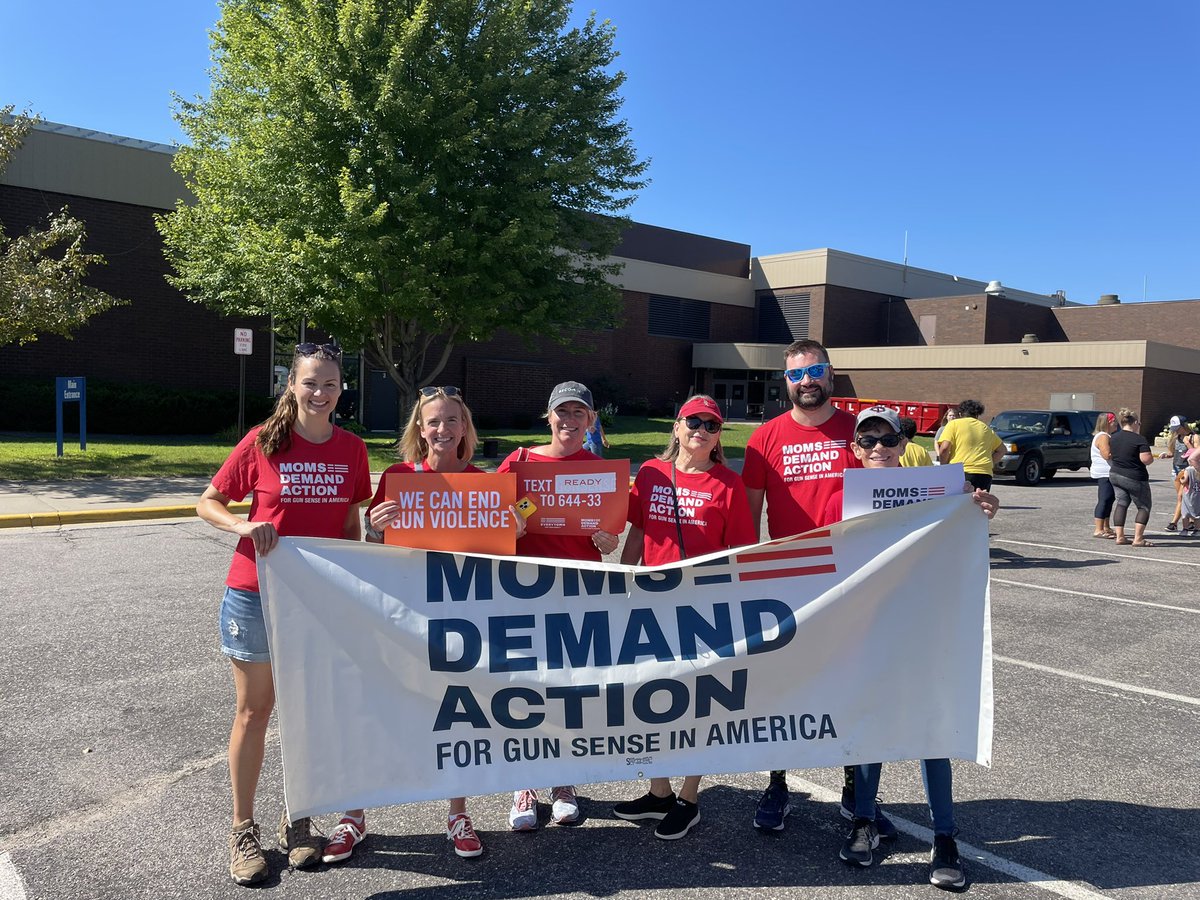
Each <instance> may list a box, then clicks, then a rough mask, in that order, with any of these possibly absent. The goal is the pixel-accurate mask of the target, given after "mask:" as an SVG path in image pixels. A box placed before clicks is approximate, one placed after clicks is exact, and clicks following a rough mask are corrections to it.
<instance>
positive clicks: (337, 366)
mask: <svg viewBox="0 0 1200 900" xmlns="http://www.w3.org/2000/svg"><path fill="white" fill-rule="evenodd" d="M341 393H342V352H341V350H339V349H338V348H337V347H335V346H333V345H331V344H320V345H317V344H298V345H297V346H296V352H295V354H294V355H293V357H292V365H291V368H290V370H289V372H288V380H287V388H286V389H285V390H284V392H283V393H282V394H281V395H280V397H279V399H278V401H276V404H275V410H274V412H272V413H271V415H270V417H269V418H268V419H267V420H266V421H265V422H263V423H262V424H261V425H258V426H255V427H254V428H252V429H250V432H249V434H247V435H246V436H245V437H244V438H242V440H241V442H240V443H239V444H238V445H237V447H235V448H234V450H233V452H232V453H231V454H230V455H229V458H228V459H227V460H225V464H224V465H222V466H221V469H220V471H218V472H217V474H216V475H215V476H213V480H212V484H210V485H209V486H208V488H207V489H206V490H205V491H204V493H203V495H201V497H200V502H199V503H198V504H197V505H196V513H197V515H199V516H200V518H202V519H204V521H206V522H208V523H209V524H210V525H213V526H215V527H217V528H219V529H221V530H222V531H228V532H231V533H233V534H236V535H238V536H239V537H240V538H241V540H240V541H239V542H238V545H237V550H236V551H235V552H234V555H233V564H232V565H231V566H230V567H229V577H228V578H226V580H225V585H226V587H225V597H224V600H223V601H222V603H221V652H222V653H224V654H225V655H226V656H228V657H229V658H230V662H231V663H232V665H233V683H234V689H235V691H236V694H237V714H236V716H235V717H234V720H233V729H232V731H231V733H230V736H229V775H230V780H231V781H232V786H233V828H232V831H231V833H230V836H229V854H230V862H229V874H230V876H231V877H232V878H233V880H234V881H235V882H237V883H238V884H253V883H254V882H257V881H261V880H262V879H264V878H265V877H266V876H267V861H266V858H265V856H264V855H263V849H262V844H261V842H260V838H259V827H258V825H257V824H256V823H255V821H254V793H255V790H256V788H257V787H258V778H259V774H260V772H261V771H262V762H263V755H264V752H265V749H266V733H267V722H268V720H269V719H270V717H271V710H272V709H273V708H274V706H275V684H274V681H273V680H272V676H271V662H270V660H271V653H270V648H269V647H268V645H267V632H266V625H265V623H264V621H263V613H262V602H261V598H260V595H259V586H258V572H257V569H256V562H255V561H256V558H257V556H258V555H259V554H261V555H264V556H265V555H266V554H268V553H270V552H271V550H272V549H274V547H275V546H276V544H277V543H278V541H279V538H280V536H285V537H326V538H345V539H346V540H351V541H357V540H358V539H359V536H360V532H359V521H360V520H359V516H358V508H359V505H360V504H362V503H364V502H365V501H366V500H367V499H369V498H370V496H371V472H370V468H369V467H368V464H367V448H366V445H364V444H363V442H362V440H361V439H360V438H358V437H356V436H355V435H353V434H350V433H349V432H347V431H343V430H342V429H341V428H337V427H335V426H334V424H333V421H332V415H333V411H334V408H335V407H336V406H337V401H338V397H339V396H340V395H341ZM315 472H321V473H323V474H320V475H317V474H314V473H315ZM247 494H253V500H252V501H251V504H250V514H249V516H247V517H246V518H245V519H242V518H240V517H238V516H236V515H234V514H233V513H232V512H230V511H229V504H230V502H231V501H233V500H239V501H240V500H242V499H243V498H244V497H245V496H246V495H247ZM279 843H280V845H281V846H282V847H284V849H285V850H287V853H288V862H289V863H290V864H291V865H293V866H296V867H301V866H310V865H314V864H316V863H317V862H319V861H320V859H321V848H320V842H319V840H318V839H317V838H316V837H315V836H314V835H313V834H312V831H311V822H310V821H309V820H308V819H307V818H304V819H298V820H297V821H295V822H292V823H289V822H288V819H287V813H286V812H284V814H283V819H282V821H281V822H280V823H279Z"/></svg>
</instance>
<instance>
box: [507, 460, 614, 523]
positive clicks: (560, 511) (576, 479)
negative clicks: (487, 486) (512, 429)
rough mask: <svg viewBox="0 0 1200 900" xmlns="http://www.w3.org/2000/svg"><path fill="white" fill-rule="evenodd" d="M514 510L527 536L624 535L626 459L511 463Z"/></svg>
mask: <svg viewBox="0 0 1200 900" xmlns="http://www.w3.org/2000/svg"><path fill="white" fill-rule="evenodd" d="M512 471H513V472H514V473H515V474H516V476H517V496H518V497H520V500H518V501H517V509H519V510H520V511H521V515H523V516H525V520H526V521H525V527H526V528H527V529H528V530H529V532H530V533H531V534H576V535H579V534H591V533H592V532H594V531H596V530H597V529H599V530H601V531H607V532H609V533H611V534H620V533H621V532H622V531H624V530H625V516H626V514H627V513H628V511H629V460H627V459H613V460H601V461H598V462H564V463H559V464H556V465H553V466H550V465H546V464H545V463H535V462H515V463H513V464H512Z"/></svg>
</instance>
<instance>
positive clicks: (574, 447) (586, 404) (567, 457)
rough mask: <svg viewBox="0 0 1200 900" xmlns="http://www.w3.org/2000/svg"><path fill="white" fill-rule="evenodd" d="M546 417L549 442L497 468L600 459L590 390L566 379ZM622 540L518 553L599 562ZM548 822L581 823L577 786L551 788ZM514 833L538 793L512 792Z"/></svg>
mask: <svg viewBox="0 0 1200 900" xmlns="http://www.w3.org/2000/svg"><path fill="white" fill-rule="evenodd" d="M545 417H546V420H547V421H548V422H549V424H550V443H549V444H543V445H541V446H537V447H521V448H520V449H518V450H514V451H513V452H512V453H510V454H509V455H508V456H507V457H506V458H505V460H504V461H503V462H502V463H500V465H499V467H498V468H497V469H496V471H497V472H510V471H512V465H513V463H517V462H531V463H541V464H543V465H547V466H554V465H561V464H562V463H565V462H582V461H588V462H595V461H599V459H600V457H598V456H596V455H595V454H594V453H589V452H588V451H587V450H585V449H584V447H583V442H584V439H585V437H586V436H587V432H588V429H589V428H590V427H591V426H592V423H593V422H594V421H595V418H596V410H595V406H594V405H593V403H592V392H591V391H589V390H588V389H587V387H585V386H584V385H582V384H580V383H579V382H578V381H564V382H563V383H562V384H559V385H556V386H555V388H554V390H553V391H551V392H550V402H549V403H548V404H546V413H545ZM618 544H620V538H619V537H618V536H617V535H615V534H609V533H608V532H607V531H600V530H597V531H594V532H592V533H591V534H584V535H558V534H526V535H525V536H524V537H522V538H521V539H519V540H518V541H517V555H518V556H540V557H545V558H547V559H577V560H585V561H592V562H600V560H601V558H602V556H603V554H605V553H612V552H613V551H614V550H616V549H617V545H618ZM550 799H551V804H552V805H551V809H550V821H552V822H553V823H554V824H555V825H573V824H574V823H576V822H578V821H579V800H578V799H577V798H576V796H575V787H574V785H569V784H566V785H558V786H556V787H553V788H551V789H550ZM508 824H509V825H510V826H511V827H512V830H513V831H533V830H534V829H536V828H537V825H538V814H537V793H536V792H535V791H533V790H531V789H525V790H521V791H514V792H513V805H512V809H510V810H509V813H508Z"/></svg>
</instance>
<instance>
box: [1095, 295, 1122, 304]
mask: <svg viewBox="0 0 1200 900" xmlns="http://www.w3.org/2000/svg"><path fill="white" fill-rule="evenodd" d="M1120 302H1121V298H1120V297H1119V296H1117V295H1116V294H1101V295H1100V305H1101V306H1113V305H1114V304H1117V303H1120Z"/></svg>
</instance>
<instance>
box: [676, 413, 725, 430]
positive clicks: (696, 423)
mask: <svg viewBox="0 0 1200 900" xmlns="http://www.w3.org/2000/svg"><path fill="white" fill-rule="evenodd" d="M683 424H684V425H686V426H687V429H688V431H699V430H700V429H701V428H703V429H704V430H705V431H707V432H708V433H709V434H716V433H717V432H718V431H720V430H721V423H720V422H714V421H713V420H712V419H702V418H700V417H699V416H688V417H687V418H686V419H684V420H683Z"/></svg>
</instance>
